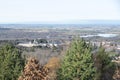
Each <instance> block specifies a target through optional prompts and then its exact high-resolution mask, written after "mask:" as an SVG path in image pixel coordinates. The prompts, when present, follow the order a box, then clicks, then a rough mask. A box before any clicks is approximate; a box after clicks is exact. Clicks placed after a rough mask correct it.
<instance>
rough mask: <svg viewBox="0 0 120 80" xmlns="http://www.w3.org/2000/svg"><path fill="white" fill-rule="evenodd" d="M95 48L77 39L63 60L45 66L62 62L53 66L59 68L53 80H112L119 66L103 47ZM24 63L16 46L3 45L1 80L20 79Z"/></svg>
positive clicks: (0, 53)
mask: <svg viewBox="0 0 120 80" xmlns="http://www.w3.org/2000/svg"><path fill="white" fill-rule="evenodd" d="M92 51H93V46H92V45H91V44H90V43H86V42H85V41H84V40H83V39H76V40H74V41H73V42H72V43H71V45H70V48H69V49H68V51H67V53H66V54H65V56H64V57H63V58H62V61H60V62H59V61H57V59H56V58H55V59H53V60H52V61H51V62H49V64H50V65H46V66H49V68H51V64H55V63H57V62H59V63H60V64H56V65H57V66H58V65H59V68H58V69H57V68H56V67H55V66H56V65H53V66H52V67H53V68H55V70H56V71H54V74H53V75H55V77H56V78H52V79H55V80H56V79H57V80H113V74H114V72H115V69H116V66H115V63H113V62H112V61H111V60H112V59H111V58H110V56H109V53H107V52H105V49H104V48H102V46H101V47H99V48H98V49H97V51H96V52H95V53H92ZM53 61H57V62H55V63H54V62H53ZM37 63H38V62H37ZM24 64H25V59H24V58H22V57H21V52H20V51H19V50H18V49H17V48H15V47H14V46H12V45H10V44H7V45H5V46H3V47H0V80H17V79H18V77H19V76H20V75H21V71H22V70H23V67H24V66H25V65H24ZM30 65H31V64H30ZM33 67H34V66H33ZM38 70H39V69H38ZM51 70H53V69H51ZM33 72H34V71H33ZM52 73H53V72H52ZM55 73H56V74H55ZM50 74H51V73H50ZM24 77H25V76H24ZM38 77H39V76H38ZM52 79H50V80H52Z"/></svg>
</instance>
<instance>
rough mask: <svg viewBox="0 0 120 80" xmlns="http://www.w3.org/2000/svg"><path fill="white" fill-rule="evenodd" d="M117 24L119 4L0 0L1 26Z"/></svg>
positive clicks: (106, 0)
mask: <svg viewBox="0 0 120 80" xmlns="http://www.w3.org/2000/svg"><path fill="white" fill-rule="evenodd" d="M77 20H120V0H0V23H17V22H18V23H19V22H64V21H77Z"/></svg>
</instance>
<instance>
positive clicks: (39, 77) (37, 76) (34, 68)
mask: <svg viewBox="0 0 120 80" xmlns="http://www.w3.org/2000/svg"><path fill="white" fill-rule="evenodd" d="M48 72H49V70H48V68H46V67H44V66H41V65H39V62H38V60H37V59H35V58H29V60H28V62H27V64H26V66H25V67H24V70H23V72H22V75H21V76H20V77H19V79H18V80H48Z"/></svg>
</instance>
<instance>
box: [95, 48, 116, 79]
mask: <svg viewBox="0 0 120 80" xmlns="http://www.w3.org/2000/svg"><path fill="white" fill-rule="evenodd" d="M94 59H95V60H94V61H95V67H96V68H97V74H96V79H95V80H113V79H112V76H113V74H114V71H115V64H114V63H112V62H111V58H110V57H109V53H106V52H105V49H104V48H103V47H100V48H99V50H98V53H97V54H95V56H94Z"/></svg>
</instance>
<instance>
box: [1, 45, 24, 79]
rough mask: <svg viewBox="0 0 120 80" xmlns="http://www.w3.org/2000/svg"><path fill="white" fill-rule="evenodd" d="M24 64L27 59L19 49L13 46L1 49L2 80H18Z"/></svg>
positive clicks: (5, 46)
mask: <svg viewBox="0 0 120 80" xmlns="http://www.w3.org/2000/svg"><path fill="white" fill-rule="evenodd" d="M24 63H25V59H24V58H22V57H21V52H20V51H19V50H18V49H17V48H15V47H14V46H12V45H11V44H6V45H4V46H2V47H0V80H17V78H18V77H19V75H20V74H21V70H22V69H23V67H24Z"/></svg>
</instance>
